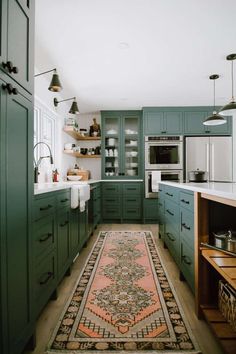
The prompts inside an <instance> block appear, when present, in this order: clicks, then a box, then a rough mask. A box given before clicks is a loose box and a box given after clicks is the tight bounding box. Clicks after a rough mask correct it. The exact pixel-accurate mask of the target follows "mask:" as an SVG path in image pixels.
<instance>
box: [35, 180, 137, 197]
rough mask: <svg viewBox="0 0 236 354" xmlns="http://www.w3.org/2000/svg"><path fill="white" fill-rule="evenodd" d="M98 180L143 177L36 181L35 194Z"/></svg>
mask: <svg viewBox="0 0 236 354" xmlns="http://www.w3.org/2000/svg"><path fill="white" fill-rule="evenodd" d="M98 182H143V180H142V179H128V180H127V179H119V180H115V179H114V180H103V179H101V180H95V179H89V180H88V181H73V182H71V181H66V182H49V183H35V184H34V195H37V194H42V193H48V192H55V191H58V190H62V189H67V188H71V186H73V185H76V184H93V183H98Z"/></svg>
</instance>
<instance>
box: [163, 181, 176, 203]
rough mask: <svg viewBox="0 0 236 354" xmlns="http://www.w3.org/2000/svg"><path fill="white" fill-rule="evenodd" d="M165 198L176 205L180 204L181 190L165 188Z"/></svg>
mask: <svg viewBox="0 0 236 354" xmlns="http://www.w3.org/2000/svg"><path fill="white" fill-rule="evenodd" d="M164 193H165V198H167V199H169V200H172V201H174V202H176V203H178V202H179V188H175V187H170V186H167V185H166V186H165V192H164Z"/></svg>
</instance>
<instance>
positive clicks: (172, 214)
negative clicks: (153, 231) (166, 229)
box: [166, 209, 175, 216]
mask: <svg viewBox="0 0 236 354" xmlns="http://www.w3.org/2000/svg"><path fill="white" fill-rule="evenodd" d="M166 212H167V213H168V214H170V215H171V216H174V215H175V214H174V213H172V212H171V211H170V210H169V209H166Z"/></svg>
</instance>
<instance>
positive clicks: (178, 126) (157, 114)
mask: <svg viewBox="0 0 236 354" xmlns="http://www.w3.org/2000/svg"><path fill="white" fill-rule="evenodd" d="M182 117H183V113H182V112H181V111H178V110H173V109H172V108H171V107H168V108H167V107H159V108H155V107H153V108H144V109H143V124H144V134H145V135H167V134H170V135H173V134H178V135H181V134H182V132H183V118H182Z"/></svg>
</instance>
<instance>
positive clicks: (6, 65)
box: [2, 61, 19, 74]
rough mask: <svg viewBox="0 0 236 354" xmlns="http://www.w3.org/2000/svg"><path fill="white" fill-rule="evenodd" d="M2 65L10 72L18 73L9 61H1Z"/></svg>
mask: <svg viewBox="0 0 236 354" xmlns="http://www.w3.org/2000/svg"><path fill="white" fill-rule="evenodd" d="M2 66H3V68H4V69H6V70H7V71H8V72H9V73H10V74H11V73H13V74H18V72H19V70H18V68H17V66H14V65H13V63H12V62H11V61H7V62H6V63H4V62H2Z"/></svg>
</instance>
